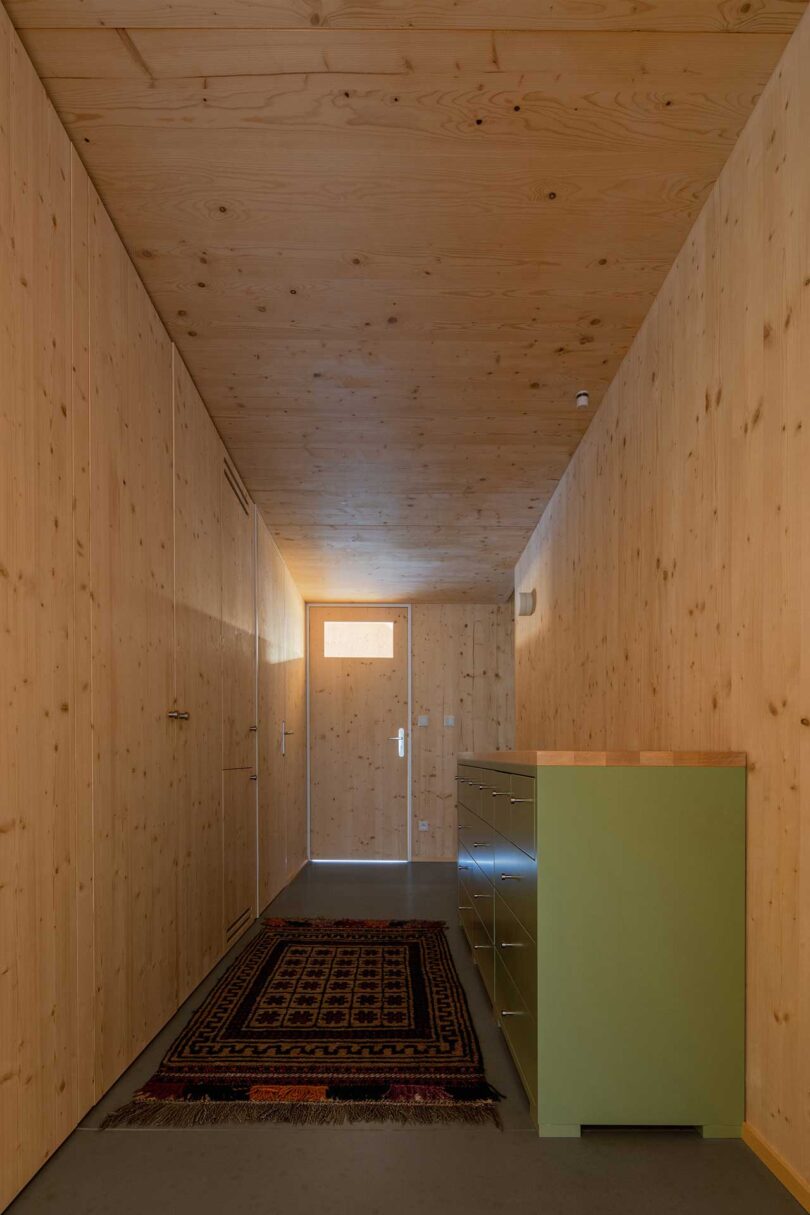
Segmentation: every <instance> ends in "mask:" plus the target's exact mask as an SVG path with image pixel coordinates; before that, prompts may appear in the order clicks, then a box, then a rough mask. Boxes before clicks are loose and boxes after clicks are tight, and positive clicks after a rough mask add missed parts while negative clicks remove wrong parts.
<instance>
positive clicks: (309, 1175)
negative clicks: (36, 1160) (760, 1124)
mask: <svg viewBox="0 0 810 1215" xmlns="http://www.w3.org/2000/svg"><path fill="white" fill-rule="evenodd" d="M272 911H273V914H274V915H289V916H318V915H324V916H351V917H361V918H363V917H368V918H375V917H379V918H386V917H396V918H401V919H405V918H421V919H442V920H446V921H447V923H448V924H449V925H450V931H449V935H450V942H451V946H452V949H453V954H454V956H455V959H456V964H457V966H458V970H459V974H460V975H461V979H462V982H463V983H464V986H465V988H466V990H467V993H468V996H469V998H470V1005H471V1008H472V1013H473V1017H474V1019H475V1024H476V1027H477V1029H478V1034H479V1037H480V1040H481V1046H482V1049H483V1052H484V1058H485V1060H486V1070H487V1076H488V1078H489V1080H490V1081H491V1083H493V1084H494V1085H495V1086H496V1087H497V1088H498V1089H499V1090H500V1091H501V1092H502V1093H504V1094H505V1097H506V1100H505V1101H503V1102H502V1103H501V1107H500V1110H501V1114H502V1117H503V1123H504V1132H503V1133H499V1132H498V1131H497V1130H495V1129H492V1128H486V1127H485V1128H467V1127H463V1128H462V1127H451V1126H449V1127H444V1126H438V1127H424V1128H423V1127H420V1128H418V1129H413V1128H409V1127H400V1126H389V1125H378V1126H368V1127H365V1126H363V1127H314V1128H309V1127H275V1126H272V1125H267V1124H265V1125H261V1124H260V1125H257V1126H247V1127H242V1126H234V1127H228V1126H224V1127H216V1128H208V1129H188V1130H138V1129H132V1130H126V1129H122V1130H111V1131H104V1132H100V1131H99V1130H98V1129H97V1128H98V1126H99V1123H100V1122H101V1120H102V1119H103V1118H104V1116H105V1115H106V1114H107V1113H108V1111H110V1110H112V1109H115V1108H117V1107H118V1106H119V1105H123V1104H124V1103H125V1102H126V1101H128V1100H129V1099H130V1097H131V1095H132V1093H133V1092H134V1091H135V1089H137V1088H138V1087H139V1085H140V1084H141V1083H143V1081H145V1080H146V1079H147V1078H148V1077H149V1076H150V1075H151V1074H152V1073H153V1072H154V1071H155V1069H156V1067H157V1065H158V1063H159V1061H160V1058H161V1056H162V1055H163V1053H164V1051H165V1049H166V1047H167V1046H168V1045H169V1043H170V1042H171V1040H172V1039H173V1038H174V1037H175V1035H176V1034H177V1033H178V1031H179V1030H180V1028H181V1026H182V1025H183V1023H184V1022H185V1020H186V1019H187V1017H188V1016H189V1014H190V1012H191V1010H192V1009H193V1008H195V1007H196V1006H197V1005H198V1004H199V1003H200V1001H201V999H202V998H203V997H204V996H205V994H206V993H207V991H208V990H209V989H210V987H211V986H212V984H213V983H214V982H215V980H216V979H217V978H218V977H219V975H220V974H221V973H222V971H223V970H224V969H225V967H226V966H227V965H228V964H229V962H230V961H231V960H232V958H233V957H234V956H235V955H236V954H237V953H238V952H239V951H240V950H241V949H243V948H244V946H245V943H246V941H247V940H248V938H249V936H250V935H251V934H252V933H253V932H257V931H258V930H259V929H258V926H256V927H254V928H253V929H252V930H251V934H247V935H246V936H245V937H243V938H242V940H241V941H240V942H239V943H238V944H237V945H236V946H235V947H234V949H233V950H232V951H231V953H230V954H229V955H228V957H227V958H225V959H224V961H223V962H222V963H221V964H220V966H218V967H217V969H216V970H215V971H214V972H213V974H212V975H210V976H209V978H208V979H207V980H206V981H205V982H204V983H203V984H202V985H201V986H200V987H199V988H198V989H197V991H196V992H195V993H194V995H193V996H192V997H191V998H190V999H189V1000H188V1001H187V1002H186V1004H185V1005H184V1006H183V1007H182V1008H181V1009H180V1011H179V1012H178V1013H177V1015H176V1016H175V1017H174V1018H173V1019H172V1021H170V1022H169V1024H168V1025H167V1026H166V1028H165V1029H164V1030H163V1031H162V1033H160V1034H159V1035H158V1036H157V1038H155V1040H154V1041H153V1042H152V1043H151V1044H150V1046H149V1047H147V1049H146V1050H145V1051H144V1052H143V1054H142V1055H141V1056H140V1057H139V1058H138V1059H137V1060H136V1061H135V1063H134V1064H133V1065H132V1067H131V1068H130V1069H129V1070H128V1071H127V1072H126V1073H125V1075H124V1076H123V1077H122V1078H121V1080H120V1081H119V1082H118V1084H116V1085H115V1086H114V1087H113V1088H112V1089H111V1090H110V1092H109V1093H108V1094H107V1096H106V1097H105V1098H104V1099H103V1100H102V1101H100V1102H99V1104H98V1105H97V1106H96V1107H95V1109H94V1110H92V1111H91V1113H90V1114H89V1115H88V1116H87V1118H86V1119H85V1120H84V1122H83V1123H82V1125H81V1126H80V1127H79V1128H78V1130H76V1131H75V1132H74V1133H73V1134H72V1135H71V1137H70V1138H69V1139H68V1140H67V1142H66V1143H65V1144H64V1145H63V1147H62V1148H61V1149H60V1150H59V1151H58V1152H57V1153H56V1155H55V1156H54V1157H53V1158H52V1160H50V1161H49V1162H48V1164H47V1165H46V1166H45V1167H44V1168H43V1169H42V1170H41V1171H40V1173H38V1174H37V1176H36V1177H35V1178H34V1179H33V1181H32V1182H31V1183H30V1184H29V1186H28V1187H27V1189H25V1190H24V1191H23V1193H22V1194H21V1195H20V1196H19V1198H18V1199H17V1200H16V1201H15V1202H14V1203H12V1205H11V1207H10V1208H9V1215H45V1213H46V1212H47V1213H48V1215H55V1213H56V1212H59V1215H111V1213H113V1212H114V1213H115V1215H185V1213H186V1212H188V1213H189V1215H232V1213H239V1215H254V1213H259V1212H261V1213H262V1215H274V1213H275V1212H290V1213H295V1215H297V1213H298V1212H301V1213H308V1212H318V1215H344V1213H345V1215H358V1213H359V1215H377V1213H378V1212H379V1213H380V1215H382V1213H383V1212H384V1213H385V1215H398V1213H399V1212H403V1213H404V1212H409V1213H410V1212H417V1211H418V1212H420V1215H439V1213H441V1215H455V1213H456V1212H458V1213H459V1215H461V1213H463V1215H479V1213H480V1215H484V1213H486V1215H497V1213H498V1212H506V1211H509V1212H515V1213H518V1212H520V1213H522V1212H526V1213H528V1212H531V1213H532V1215H726V1213H728V1215H800V1213H801V1208H800V1207H799V1205H798V1204H797V1203H796V1202H794V1200H793V1199H792V1198H791V1197H790V1195H789V1194H788V1193H787V1191H786V1190H784V1189H783V1188H782V1186H781V1185H780V1184H779V1183H778V1182H777V1181H776V1180H775V1179H774V1178H773V1177H772V1176H771V1174H770V1173H769V1172H768V1171H767V1169H766V1168H765V1167H764V1165H762V1164H760V1162H759V1161H758V1160H757V1159H756V1157H755V1156H754V1155H753V1154H752V1153H751V1152H749V1150H748V1149H747V1148H746V1147H745V1146H744V1145H743V1144H742V1143H741V1142H739V1141H734V1140H727V1141H714V1142H712V1141H704V1140H703V1139H701V1138H700V1137H699V1136H698V1135H697V1134H694V1135H693V1134H688V1133H683V1134H664V1133H648V1134H636V1133H632V1134H631V1133H590V1134H586V1135H585V1136H583V1138H582V1139H581V1140H570V1139H569V1140H566V1139H558V1140H550V1139H546V1140H540V1139H538V1138H537V1136H536V1135H535V1133H534V1132H533V1130H532V1127H531V1123H530V1121H529V1115H528V1106H527V1103H526V1100H525V1098H524V1096H523V1091H522V1089H521V1087H520V1083H519V1081H518V1079H517V1076H516V1074H515V1071H514V1069H513V1067H512V1064H511V1060H510V1057H509V1054H508V1052H507V1050H506V1047H505V1045H504V1043H503V1041H502V1039H501V1036H500V1032H499V1030H498V1028H497V1026H496V1025H495V1022H494V1020H493V1017H492V1013H491V1011H490V1008H489V1003H488V1000H487V997H486V995H485V993H484V990H483V988H482V987H481V984H480V980H479V979H478V976H477V974H476V972H475V969H474V967H473V965H472V962H471V959H470V953H469V950H468V948H467V946H466V943H465V942H464V940H463V938H462V937H461V933H460V930H459V929H458V928H457V927H456V895H455V866H454V865H430V864H422V865H408V866H404V865H403V866H393V865H390V866H389V865H380V866H377V865H309V866H308V867H307V868H306V869H304V870H303V872H302V873H301V874H300V875H299V876H298V878H297V879H296V880H295V882H293V884H292V885H291V886H290V887H289V888H288V889H287V890H285V891H284V892H283V893H282V894H281V895H280V896H279V898H278V899H276V901H275V902H274V903H273V904H272Z"/></svg>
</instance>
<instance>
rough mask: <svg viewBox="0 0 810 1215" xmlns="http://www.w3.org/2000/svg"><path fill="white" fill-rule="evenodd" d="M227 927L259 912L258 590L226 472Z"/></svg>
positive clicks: (250, 535) (249, 532)
mask: <svg viewBox="0 0 810 1215" xmlns="http://www.w3.org/2000/svg"><path fill="white" fill-rule="evenodd" d="M220 484H221V495H222V496H221V503H222V507H221V511H222V528H221V534H222V661H223V698H222V706H223V748H222V757H223V758H222V768H223V773H224V777H223V792H224V848H225V907H224V926H225V934H226V939H227V941H228V942H230V941H232V940H234V939H235V938H236V937H237V936H238V935H239V933H240V932H241V931H242V929H243V928H244V927H246V926H247V924H248V923H250V920H251V919H252V918H253V916H255V914H256V733H257V723H256V591H255V568H254V523H253V506H252V503H251V501H250V498H249V497H248V495H247V493H246V491H245V489H244V487H243V486H242V483H241V481H240V480H239V477H238V476H237V474H236V472H235V470H234V468H233V466H232V464H231V463H230V461H229V460H228V459H227V457H226V458H225V460H224V461H223V463H222V466H221V482H220Z"/></svg>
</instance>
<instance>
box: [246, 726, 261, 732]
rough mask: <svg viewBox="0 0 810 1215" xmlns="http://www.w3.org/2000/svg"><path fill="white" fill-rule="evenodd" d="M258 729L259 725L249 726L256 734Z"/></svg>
mask: <svg viewBox="0 0 810 1215" xmlns="http://www.w3.org/2000/svg"><path fill="white" fill-rule="evenodd" d="M258 729H259V727H258V726H248V730H249V731H250V733H251V734H255V733H256V732H257V731H258Z"/></svg>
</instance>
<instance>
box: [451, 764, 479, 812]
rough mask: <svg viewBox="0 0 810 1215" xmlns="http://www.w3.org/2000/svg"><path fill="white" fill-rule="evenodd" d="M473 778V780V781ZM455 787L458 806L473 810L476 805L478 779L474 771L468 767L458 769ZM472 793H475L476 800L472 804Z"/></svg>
mask: <svg viewBox="0 0 810 1215" xmlns="http://www.w3.org/2000/svg"><path fill="white" fill-rule="evenodd" d="M474 777H475V779H473V778H474ZM456 787H457V790H458V801H459V805H462V806H466V807H467V808H468V809H469V810H474V809H475V806H476V805H477V804H478V777H477V773H476V772H475V769H473V768H468V767H462V768H459V770H458V781H457V782H456ZM473 792H475V799H476V800H475V802H474V803H473Z"/></svg>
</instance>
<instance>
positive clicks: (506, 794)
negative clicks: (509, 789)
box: [492, 789, 509, 797]
mask: <svg viewBox="0 0 810 1215" xmlns="http://www.w3.org/2000/svg"><path fill="white" fill-rule="evenodd" d="M492 796H493V797H509V794H508V793H499V792H498V790H497V789H493V790H492Z"/></svg>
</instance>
